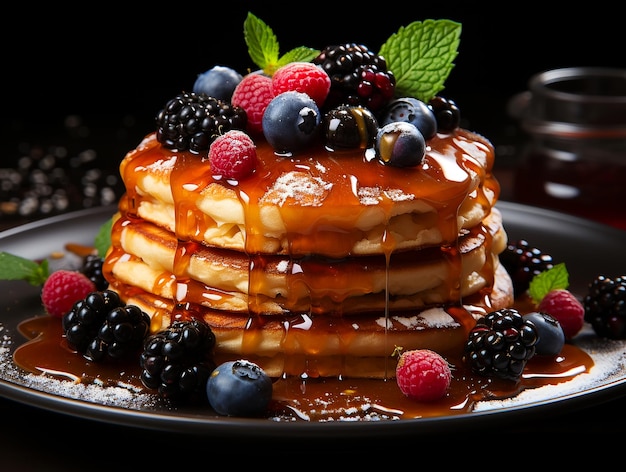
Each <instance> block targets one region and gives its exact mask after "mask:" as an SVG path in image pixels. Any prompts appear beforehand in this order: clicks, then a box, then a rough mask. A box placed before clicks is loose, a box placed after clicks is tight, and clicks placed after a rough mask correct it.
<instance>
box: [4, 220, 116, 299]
mask: <svg viewBox="0 0 626 472" xmlns="http://www.w3.org/2000/svg"><path fill="white" fill-rule="evenodd" d="M112 225H113V219H112V218H109V220H108V221H107V222H105V223H104V224H102V225H101V226H100V228H99V230H98V233H97V234H96V236H95V238H94V247H95V249H96V250H97V251H98V255H99V256H100V257H104V255H105V254H106V252H107V250H108V249H109V247H110V246H111V227H112ZM49 276H50V263H49V261H48V259H43V260H42V261H41V262H36V261H33V260H31V259H27V258H25V257H22V256H17V255H15V254H11V253H9V252H5V251H2V252H0V280H24V281H26V282H28V283H29V284H31V285H33V286H35V287H39V286H42V285H43V284H44V282H45V281H46V280H47V279H48V277H49Z"/></svg>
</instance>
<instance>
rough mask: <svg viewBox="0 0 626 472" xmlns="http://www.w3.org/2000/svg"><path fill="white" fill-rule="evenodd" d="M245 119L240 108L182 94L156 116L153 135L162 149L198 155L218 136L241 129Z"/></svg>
mask: <svg viewBox="0 0 626 472" xmlns="http://www.w3.org/2000/svg"><path fill="white" fill-rule="evenodd" d="M246 119H247V118H246V112H245V111H244V109H243V108H240V107H237V106H233V105H231V104H230V103H228V102H223V101H221V100H218V99H217V98H214V97H210V96H208V95H206V94H204V93H200V94H196V93H193V92H190V93H187V92H183V93H181V94H179V95H176V97H174V98H172V99H171V100H169V101H168V102H167V104H166V105H165V108H163V110H161V111H160V112H159V114H158V115H157V118H156V122H157V132H156V136H157V140H158V141H159V142H160V143H161V144H163V146H165V147H168V148H172V149H176V150H178V151H186V150H189V151H191V152H193V153H196V154H198V153H199V152H200V151H203V150H205V149H208V148H209V145H210V144H211V143H212V142H213V140H214V139H215V138H216V137H217V136H219V135H220V134H223V133H225V132H226V131H228V130H231V129H241V130H243V129H245V127H246Z"/></svg>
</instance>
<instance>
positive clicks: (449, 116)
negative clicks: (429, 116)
mask: <svg viewBox="0 0 626 472" xmlns="http://www.w3.org/2000/svg"><path fill="white" fill-rule="evenodd" d="M428 106H429V107H430V109H431V110H432V111H433V113H434V114H435V118H436V119H437V131H438V132H439V133H451V132H452V131H454V130H455V129H457V128H458V127H459V126H460V125H461V111H460V110H459V107H458V106H457V105H456V103H455V102H454V101H452V100H450V99H447V98H444V97H440V96H436V97H433V98H431V99H430V101H429V102H428Z"/></svg>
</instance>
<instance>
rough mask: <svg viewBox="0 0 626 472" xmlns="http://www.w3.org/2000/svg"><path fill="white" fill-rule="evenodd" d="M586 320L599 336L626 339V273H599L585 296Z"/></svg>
mask: <svg viewBox="0 0 626 472" xmlns="http://www.w3.org/2000/svg"><path fill="white" fill-rule="evenodd" d="M583 306H584V307H585V321H587V322H588V323H590V324H591V326H592V328H593V330H594V331H595V332H596V334H597V335H598V336H602V337H605V338H609V339H626V275H621V276H619V277H615V278H614V279H612V278H610V277H607V276H605V275H598V276H597V277H596V278H595V279H593V280H592V281H591V283H590V284H589V290H588V292H587V294H586V295H585V297H584V298H583Z"/></svg>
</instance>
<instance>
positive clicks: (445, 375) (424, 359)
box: [396, 349, 452, 402]
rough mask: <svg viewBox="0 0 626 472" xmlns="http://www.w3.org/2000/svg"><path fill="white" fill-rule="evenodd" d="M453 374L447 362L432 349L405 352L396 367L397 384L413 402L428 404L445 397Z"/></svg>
mask: <svg viewBox="0 0 626 472" xmlns="http://www.w3.org/2000/svg"><path fill="white" fill-rule="evenodd" d="M451 380H452V372H451V370H450V366H449V365H448V363H447V362H446V360H445V359H444V358H443V357H441V356H440V355H439V354H437V353H436V352H434V351H431V350H430V349H416V350H413V351H405V352H403V353H402V355H401V356H400V359H399V360H398V365H397V366H396V382H397V383H398V387H400V390H401V391H402V393H404V395H406V396H407V397H408V398H410V399H412V400H417V401H422V402H428V401H433V400H436V399H438V398H441V397H443V396H444V395H445V393H446V391H447V390H448V387H449V386H450V381H451Z"/></svg>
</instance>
